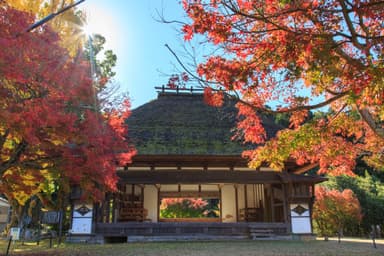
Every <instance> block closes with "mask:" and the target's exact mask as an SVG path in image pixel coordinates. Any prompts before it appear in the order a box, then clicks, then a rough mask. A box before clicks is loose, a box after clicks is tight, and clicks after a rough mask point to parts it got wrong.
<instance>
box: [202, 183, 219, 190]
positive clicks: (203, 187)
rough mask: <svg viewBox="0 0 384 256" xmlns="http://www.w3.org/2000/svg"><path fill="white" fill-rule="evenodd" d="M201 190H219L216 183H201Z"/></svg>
mask: <svg viewBox="0 0 384 256" xmlns="http://www.w3.org/2000/svg"><path fill="white" fill-rule="evenodd" d="M201 191H219V187H218V186H217V185H204V184H202V185H201Z"/></svg>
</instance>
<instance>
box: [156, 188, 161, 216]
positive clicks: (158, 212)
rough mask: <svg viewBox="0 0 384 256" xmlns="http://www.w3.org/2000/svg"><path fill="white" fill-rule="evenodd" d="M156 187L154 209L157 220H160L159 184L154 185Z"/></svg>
mask: <svg viewBox="0 0 384 256" xmlns="http://www.w3.org/2000/svg"><path fill="white" fill-rule="evenodd" d="M155 186H156V188H157V207H156V211H157V222H159V221H160V203H161V198H160V187H161V186H160V185H155Z"/></svg>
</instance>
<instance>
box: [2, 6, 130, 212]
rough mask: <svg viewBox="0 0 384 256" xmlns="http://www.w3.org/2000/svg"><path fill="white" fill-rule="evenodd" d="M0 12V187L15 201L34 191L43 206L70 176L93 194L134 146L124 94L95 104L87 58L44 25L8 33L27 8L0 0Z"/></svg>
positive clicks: (27, 18)
mask: <svg viewBox="0 0 384 256" xmlns="http://www.w3.org/2000/svg"><path fill="white" fill-rule="evenodd" d="M0 17H1V18H0V38H1V40H0V108H1V111H0V177H1V180H0V193H2V194H5V195H6V196H7V198H8V199H9V200H10V201H11V202H12V203H15V204H21V205H22V204H24V202H26V201H27V200H28V199H29V198H30V196H31V195H39V197H41V200H42V201H43V203H44V204H45V205H47V206H49V205H50V204H49V203H50V202H51V203H52V202H53V201H55V200H53V198H52V195H55V194H54V193H53V192H56V196H57V192H58V193H61V194H68V192H69V190H70V187H71V186H72V185H74V184H76V185H79V186H80V187H81V188H82V191H83V196H84V198H92V199H96V200H97V199H101V198H102V197H103V195H104V192H105V191H106V190H114V189H115V185H116V180H117V176H116V173H115V170H116V166H117V165H118V164H120V163H121V164H123V163H127V162H129V161H130V158H131V156H132V154H133V153H134V151H133V149H132V148H131V147H130V146H129V144H128V143H127V141H126V140H125V136H126V133H127V127H126V125H125V123H124V121H125V119H126V118H127V116H128V115H129V102H128V101H127V100H125V101H123V104H122V105H119V106H114V107H110V108H107V109H105V110H103V111H102V112H101V111H100V108H99V106H98V102H97V95H96V94H95V88H94V87H93V82H94V81H93V80H92V78H91V75H90V66H89V62H88V61H84V59H83V58H75V59H73V58H71V56H70V55H69V54H68V51H67V50H66V49H65V48H63V47H61V46H60V44H61V41H60V37H59V35H58V34H57V33H56V32H54V31H52V30H51V29H50V27H49V26H44V27H42V28H40V29H39V30H37V31H33V32H31V33H25V34H22V35H20V36H18V37H16V36H15V35H17V34H18V32H20V31H22V30H23V29H25V28H26V27H28V26H29V25H30V24H32V23H33V21H34V19H35V17H34V16H33V15H31V14H28V13H26V12H22V11H18V10H16V9H14V8H12V7H11V6H9V5H7V4H6V3H1V5H0ZM56 203H57V202H56ZM57 204H59V205H56V206H57V207H62V202H61V203H60V200H59V202H58V203H57ZM60 204H61V205H60ZM51 206H53V205H52V204H51Z"/></svg>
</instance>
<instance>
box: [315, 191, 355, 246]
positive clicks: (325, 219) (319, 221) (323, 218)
mask: <svg viewBox="0 0 384 256" xmlns="http://www.w3.org/2000/svg"><path fill="white" fill-rule="evenodd" d="M315 196H316V200H315V203H314V205H313V220H314V222H315V223H316V227H317V229H318V231H319V232H320V235H322V236H324V237H325V238H326V239H327V237H328V236H333V235H335V234H336V233H337V232H338V233H339V235H341V234H342V232H343V229H344V227H345V225H347V224H353V223H359V222H360V221H361V218H362V214H361V207H360V203H359V200H358V199H357V197H356V196H355V195H354V193H353V192H352V190H350V189H345V190H343V191H341V192H340V191H338V190H337V189H332V190H329V189H327V188H325V187H322V186H318V187H316V190H315Z"/></svg>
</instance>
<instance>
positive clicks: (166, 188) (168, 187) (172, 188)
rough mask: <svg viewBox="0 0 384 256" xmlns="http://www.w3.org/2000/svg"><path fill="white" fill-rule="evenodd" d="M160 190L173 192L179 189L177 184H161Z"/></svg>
mask: <svg viewBox="0 0 384 256" xmlns="http://www.w3.org/2000/svg"><path fill="white" fill-rule="evenodd" d="M160 191H167V192H175V191H179V186H178V185H161V187H160Z"/></svg>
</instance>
